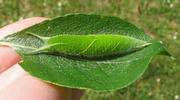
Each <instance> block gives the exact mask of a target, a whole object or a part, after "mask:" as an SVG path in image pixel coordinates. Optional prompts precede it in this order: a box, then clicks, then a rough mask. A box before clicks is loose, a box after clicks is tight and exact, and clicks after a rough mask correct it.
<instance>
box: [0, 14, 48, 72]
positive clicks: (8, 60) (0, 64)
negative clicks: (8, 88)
mask: <svg viewBox="0 0 180 100" xmlns="http://www.w3.org/2000/svg"><path fill="white" fill-rule="evenodd" d="M46 19H47V18H43V17H34V18H29V19H25V20H21V21H18V22H16V23H13V24H10V25H7V26H5V27H3V28H1V29H0V38H2V37H4V36H7V35H9V34H12V33H15V32H18V31H21V30H23V29H25V28H28V27H30V26H32V25H35V24H37V23H40V22H42V21H44V20H46ZM19 61H20V57H19V56H18V54H17V53H16V52H15V51H13V50H12V49H11V48H9V47H0V73H2V72H3V71H5V70H6V69H8V68H9V67H11V66H12V65H14V64H16V63H17V62H19Z"/></svg>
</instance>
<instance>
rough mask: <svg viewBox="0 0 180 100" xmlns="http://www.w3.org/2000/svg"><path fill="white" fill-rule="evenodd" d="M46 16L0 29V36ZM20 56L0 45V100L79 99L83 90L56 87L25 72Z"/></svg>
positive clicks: (39, 20)
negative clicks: (20, 62)
mask: <svg viewBox="0 0 180 100" xmlns="http://www.w3.org/2000/svg"><path fill="white" fill-rule="evenodd" d="M46 19H47V18H42V17H34V18H29V19H25V20H22V21H18V22H15V23H13V24H10V25H7V26H5V27H3V28H1V29H0V38H1V37H4V36H6V35H9V34H12V33H15V32H18V31H21V30H23V29H25V28H28V27H30V26H32V25H34V24H37V23H40V22H42V21H44V20H46ZM20 60H21V58H20V56H19V55H18V54H17V53H16V52H15V51H14V50H13V49H11V48H10V47H7V46H0V82H1V85H0V100H72V99H73V100H79V98H80V97H81V95H82V94H83V91H80V90H76V89H69V88H64V87H57V86H54V85H52V84H48V83H45V82H43V81H41V80H39V79H37V78H35V77H32V76H30V75H29V74H28V73H26V72H25V71H24V70H23V69H22V68H21V67H20V66H19V65H18V64H17V63H18V62H19V61H20Z"/></svg>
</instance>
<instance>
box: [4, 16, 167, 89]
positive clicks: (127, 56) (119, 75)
mask: <svg viewBox="0 0 180 100" xmlns="http://www.w3.org/2000/svg"><path fill="white" fill-rule="evenodd" d="M92 36H95V37H96V39H97V41H98V40H100V41H101V42H97V43H94V44H92V46H93V47H88V46H89V45H91V43H92V41H93V39H94V38H92ZM109 37H111V38H109ZM117 37H118V39H117ZM61 42H63V43H65V44H64V45H65V46H62V43H61ZM58 43H60V44H58ZM82 43H83V44H82ZM108 43H109V45H108ZM118 43H120V44H121V45H119V46H118V47H117V48H116V49H115V50H112V49H113V47H115V44H116V45H117V44H118ZM1 44H6V45H10V46H12V47H13V48H14V49H15V50H16V51H17V52H18V53H19V54H20V55H21V57H22V62H21V63H20V65H21V66H22V67H23V68H24V70H26V71H27V72H29V73H30V74H31V75H33V76H35V77H38V78H40V79H42V80H44V81H47V82H50V83H53V84H56V85H59V86H64V87H70V88H78V89H94V90H99V91H107V90H108V91H110V90H116V89H120V88H123V87H126V86H128V85H129V84H131V83H133V82H134V81H135V80H137V79H138V78H139V77H140V76H141V75H142V74H143V73H144V71H145V69H146V68H147V66H148V64H149V63H150V61H151V59H152V57H154V56H155V55H157V54H160V53H161V54H167V52H166V50H165V48H164V47H163V45H162V44H161V43H160V42H158V41H155V40H152V39H151V38H150V37H149V36H147V35H146V34H144V32H143V31H141V30H140V29H138V28H137V27H135V26H134V25H132V24H130V23H128V22H126V21H123V20H121V19H119V18H116V17H108V16H99V15H85V14H73V15H67V16H63V17H58V18H55V19H52V20H47V21H44V22H42V23H40V24H37V25H34V26H32V27H30V28H28V29H25V30H23V31H21V32H18V33H15V34H13V35H9V36H7V37H5V38H3V39H1ZM54 44H58V45H54ZM66 44H68V46H67V45H66ZM81 44H82V45H81ZM146 44H148V45H146ZM140 47H141V48H140ZM87 48H88V50H90V51H88V50H86V49H87ZM83 50H85V52H83ZM103 50H105V51H106V52H102V51H103ZM117 51H118V52H119V51H120V54H123V55H117V54H115V55H116V57H112V56H111V55H113V54H114V52H117ZM127 51H128V52H127ZM129 51H130V52H129ZM132 51H133V52H132ZM80 52H83V53H80ZM77 53H78V54H77ZM74 55H75V56H74ZM97 55H98V56H100V57H101V58H100V60H99V59H95V58H97V57H98V56H97ZM106 55H108V56H106ZM69 56H70V57H69ZM82 56H83V57H82ZM109 56H110V57H109ZM81 57H82V58H81ZM89 57H90V58H91V57H94V58H93V60H89V59H86V58H89ZM79 58H81V59H79ZM102 58H105V59H102ZM106 58H108V59H106Z"/></svg>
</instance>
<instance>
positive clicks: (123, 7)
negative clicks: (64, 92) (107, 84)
mask: <svg viewBox="0 0 180 100" xmlns="http://www.w3.org/2000/svg"><path fill="white" fill-rule="evenodd" d="M69 13H88V14H89V13H91V14H92V13H93V14H101V15H110V16H117V17H119V18H122V19H124V20H128V21H129V22H131V23H133V24H135V25H136V26H138V27H139V28H141V29H143V30H144V31H145V32H146V33H147V34H149V35H150V36H152V37H153V38H155V39H159V40H162V41H163V42H164V43H165V45H166V47H167V48H168V50H169V51H170V52H171V53H172V55H174V57H175V58H176V59H174V60H172V59H170V58H169V57H165V56H156V57H155V58H154V59H153V61H152V62H151V63H150V65H149V67H148V69H147V71H146V72H145V74H144V75H143V76H142V77H141V78H140V79H139V80H137V81H136V82H135V83H133V84H132V85H130V86H129V87H127V88H124V89H121V90H118V91H114V92H103V93H97V92H95V91H87V93H86V94H85V95H84V96H83V97H82V100H180V0H0V27H3V26H4V25H7V24H10V23H13V22H15V21H18V20H21V19H25V18H29V17H35V16H44V17H50V18H53V17H57V16H62V15H65V14H69Z"/></svg>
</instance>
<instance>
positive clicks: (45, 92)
mask: <svg viewBox="0 0 180 100" xmlns="http://www.w3.org/2000/svg"><path fill="white" fill-rule="evenodd" d="M0 82H1V85H0V100H71V99H69V97H70V96H69V95H70V93H71V90H70V89H67V88H62V87H57V86H54V85H49V84H47V83H44V82H42V81H40V80H39V79H36V78H34V77H32V76H30V75H29V74H27V73H26V72H25V71H24V70H23V69H22V68H21V67H20V66H19V65H18V64H16V65H14V66H13V67H11V68H9V69H8V70H7V71H5V72H4V73H2V74H1V75H0Z"/></svg>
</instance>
